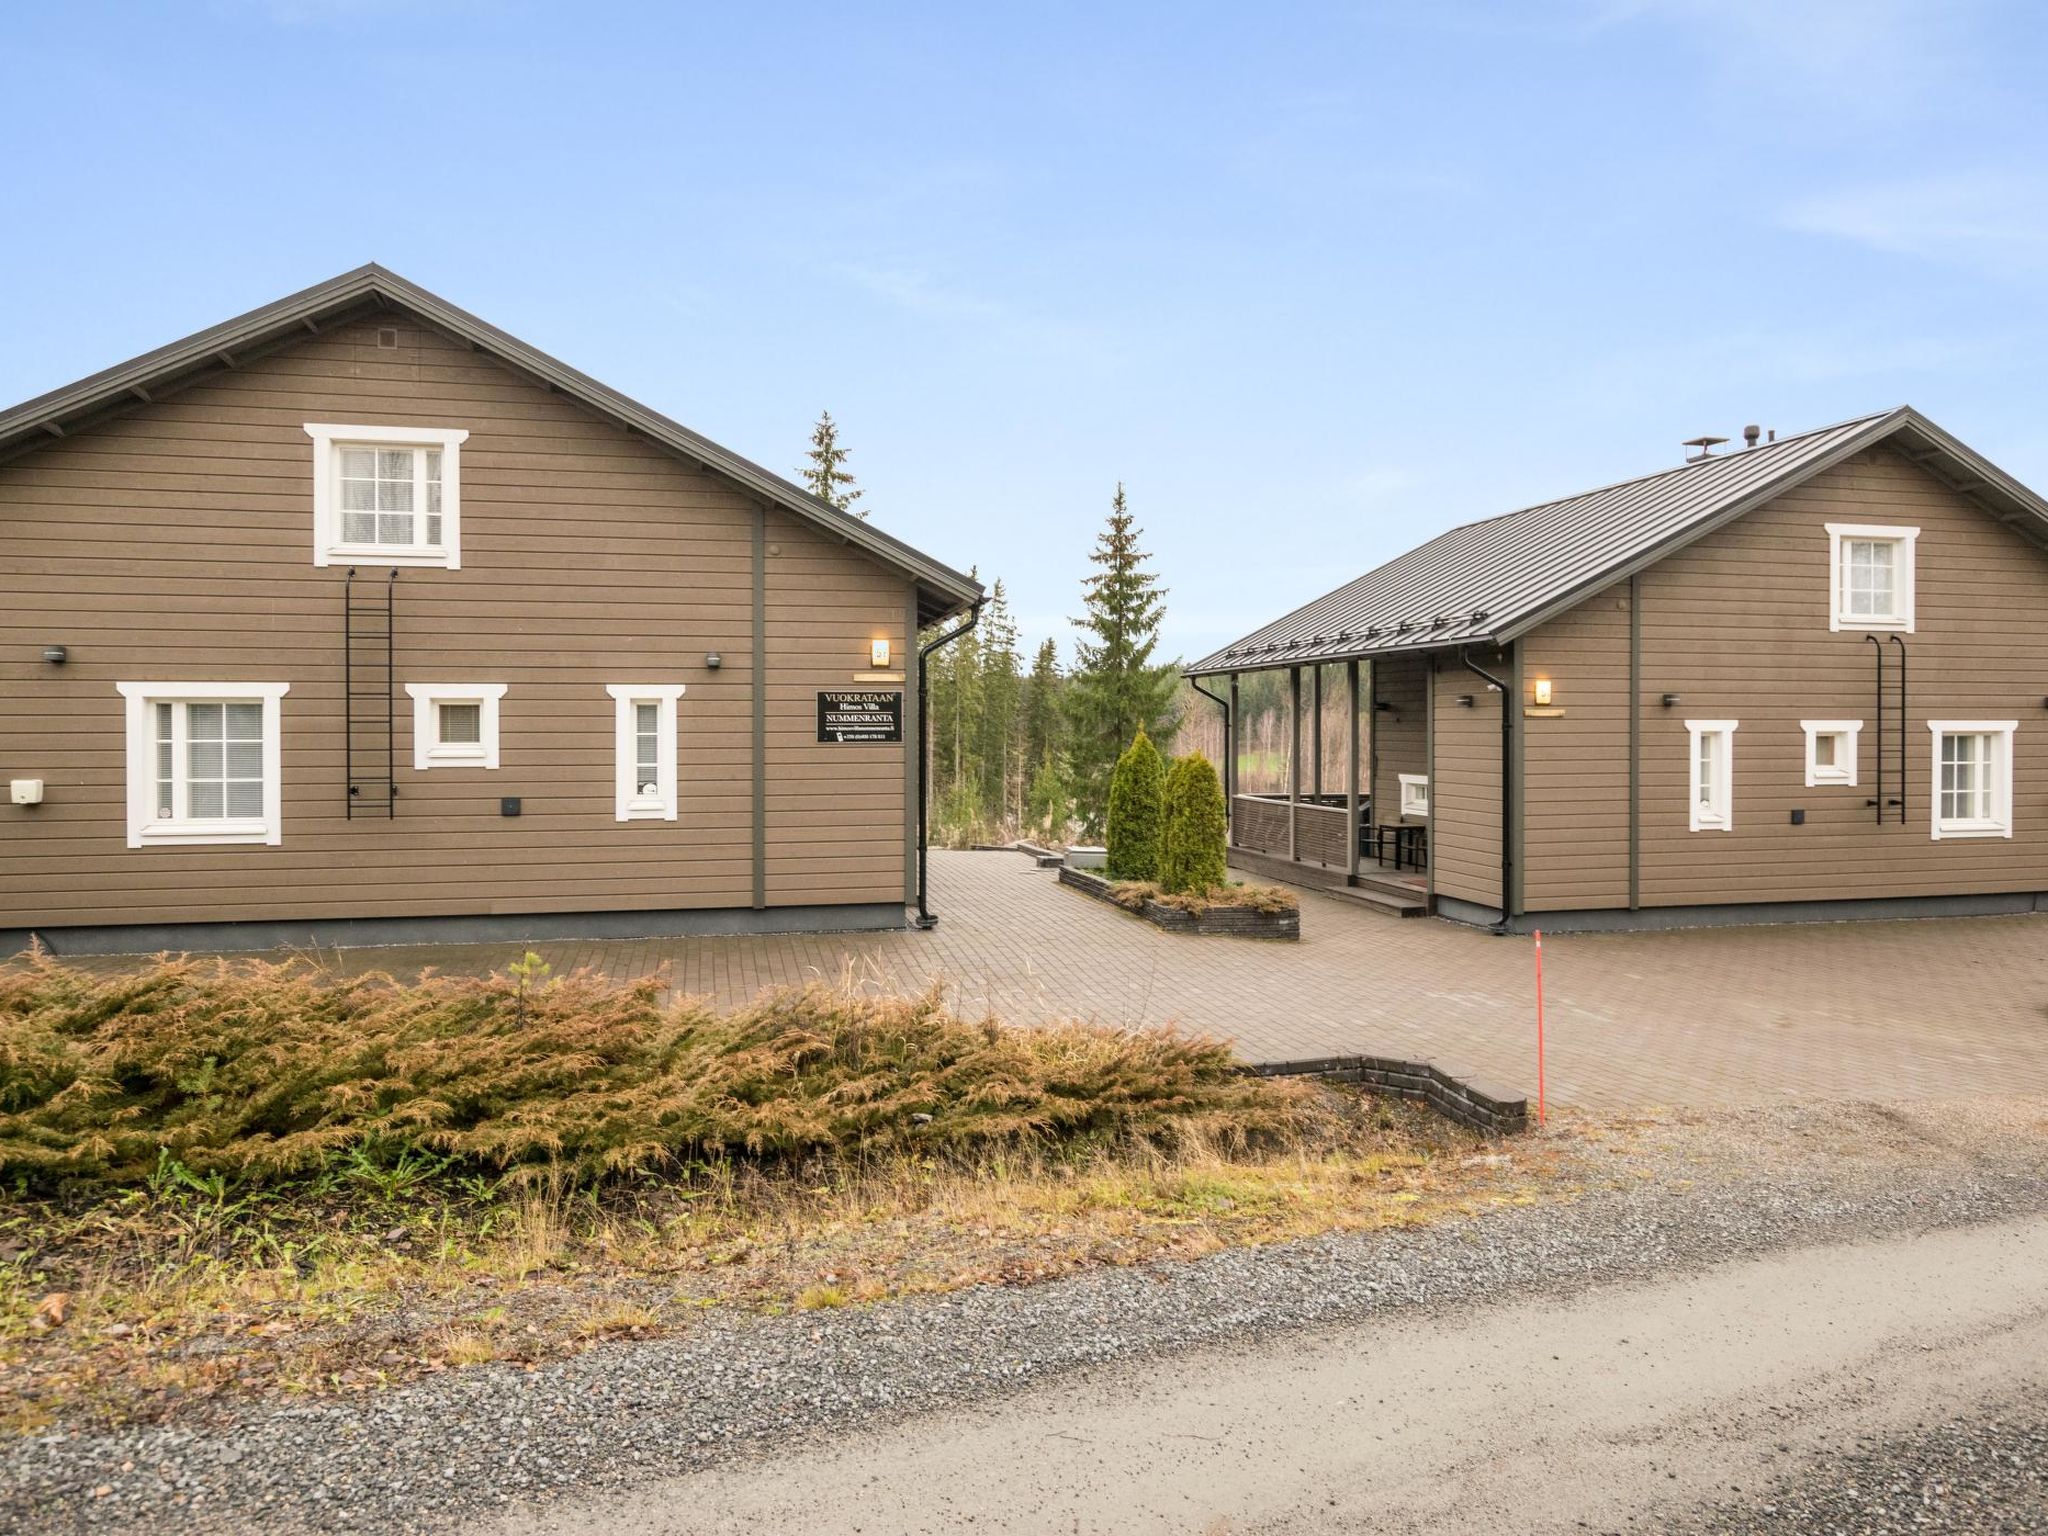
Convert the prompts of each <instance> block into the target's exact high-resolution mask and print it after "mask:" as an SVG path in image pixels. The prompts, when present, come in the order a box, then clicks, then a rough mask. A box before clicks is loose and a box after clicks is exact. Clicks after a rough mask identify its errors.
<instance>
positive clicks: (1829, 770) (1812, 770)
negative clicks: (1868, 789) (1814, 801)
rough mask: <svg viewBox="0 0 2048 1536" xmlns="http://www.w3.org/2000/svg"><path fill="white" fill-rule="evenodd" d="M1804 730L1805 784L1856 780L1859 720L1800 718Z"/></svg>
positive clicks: (1861, 725)
mask: <svg viewBox="0 0 2048 1536" xmlns="http://www.w3.org/2000/svg"><path fill="white" fill-rule="evenodd" d="M1799 728H1800V729H1801V730H1802V731H1804V732H1806V784H1807V787H1808V788H1809V789H1811V788H1813V787H1814V786H1815V785H1818V784H1854V783H1855V782H1856V734H1857V732H1859V731H1861V730H1862V729H1863V722H1862V721H1861V720H1802V721H1800V722H1799Z"/></svg>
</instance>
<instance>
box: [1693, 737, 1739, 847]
mask: <svg viewBox="0 0 2048 1536" xmlns="http://www.w3.org/2000/svg"><path fill="white" fill-rule="evenodd" d="M1736 724H1737V722H1735V721H1733V720H1688V721H1686V722H1685V729H1686V734H1687V736H1688V737H1689V738H1690V745H1691V753H1692V767H1691V771H1690V772H1689V773H1688V774H1687V779H1688V780H1689V783H1688V790H1689V794H1690V799H1689V805H1690V808H1689V810H1688V811H1687V816H1686V824H1687V825H1688V826H1689V827H1690V828H1691V829H1692V830H1693V831H1695V832H1726V831H1729V830H1730V829H1731V828H1733V827H1734V825H1735V794H1734V790H1735V727H1736Z"/></svg>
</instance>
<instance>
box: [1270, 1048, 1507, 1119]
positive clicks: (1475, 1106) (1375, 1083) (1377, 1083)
mask: <svg viewBox="0 0 2048 1536" xmlns="http://www.w3.org/2000/svg"><path fill="white" fill-rule="evenodd" d="M1247 1070H1249V1071H1251V1072H1253V1073H1255V1074H1256V1075H1257V1076H1259V1077H1320V1078H1323V1079H1325V1080H1326V1081H1329V1082H1333V1083H1359V1084H1362V1085H1364V1086H1365V1087H1368V1088H1377V1089H1378V1090H1379V1091H1380V1092H1382V1093H1391V1094H1393V1095H1395V1096H1396V1097H1398V1098H1403V1099H1419V1100H1421V1101H1422V1102H1423V1103H1425V1104H1427V1105H1428V1106H1429V1107H1430V1108H1431V1109H1433V1110H1435V1111H1436V1112H1437V1113H1438V1114H1440V1115H1442V1116H1444V1117H1445V1118H1446V1119H1448V1120H1455V1121H1457V1122H1458V1124H1460V1125H1463V1126H1469V1127H1470V1128H1471V1129H1473V1130H1475V1131H1483V1132H1485V1133H1486V1134H1487V1135H1489V1136H1517V1135H1520V1134H1521V1133H1522V1132H1524V1131H1526V1130H1528V1129H1529V1101H1528V1100H1527V1099H1525V1098H1524V1099H1507V1098H1502V1097H1501V1096H1500V1095H1499V1094H1497V1093H1492V1092H1489V1091H1488V1090H1486V1089H1483V1088H1480V1087H1478V1086H1477V1085H1476V1084H1474V1083H1471V1082H1468V1081H1465V1080H1464V1079H1462V1078H1458V1077H1454V1076H1452V1075H1451V1074H1450V1073H1448V1072H1446V1071H1444V1069H1443V1068H1441V1067H1439V1066H1437V1065H1436V1064H1435V1063H1434V1062H1427V1061H1400V1060H1397V1059H1395V1058H1393V1057H1391V1056H1318V1057H1315V1058H1312V1059H1311V1060H1308V1061H1273V1062H1263V1063H1259V1064H1257V1065H1254V1066H1252V1067H1250V1068H1248V1069H1247Z"/></svg>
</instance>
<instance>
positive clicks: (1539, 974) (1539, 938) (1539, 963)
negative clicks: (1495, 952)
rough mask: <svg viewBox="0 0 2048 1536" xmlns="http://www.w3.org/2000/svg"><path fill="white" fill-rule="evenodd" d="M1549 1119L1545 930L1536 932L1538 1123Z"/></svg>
mask: <svg viewBox="0 0 2048 1536" xmlns="http://www.w3.org/2000/svg"><path fill="white" fill-rule="evenodd" d="M1548 1119H1549V1115H1548V1114H1547V1113H1546V1111H1545V1106H1544V1103H1543V930H1542V929H1541V928H1539V929H1537V930H1536V1123H1537V1124H1538V1125H1542V1124H1544V1123H1545V1122H1546V1121H1547V1120H1548Z"/></svg>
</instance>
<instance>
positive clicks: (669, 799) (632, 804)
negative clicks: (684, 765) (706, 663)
mask: <svg viewBox="0 0 2048 1536" xmlns="http://www.w3.org/2000/svg"><path fill="white" fill-rule="evenodd" d="M605 692H606V693H609V694H610V695H611V696H612V698H613V700H614V701H615V702H616V710H615V726H614V728H615V732H616V736H617V742H616V747H615V750H616V753H617V757H618V782H617V787H616V807H615V809H616V812H617V815H618V819H619V820H620V821H674V820H675V819H676V700H677V699H679V698H681V697H682V696H683V685H682V684H681V683H613V684H611V685H610V686H609V687H607V688H606V689H605Z"/></svg>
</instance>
